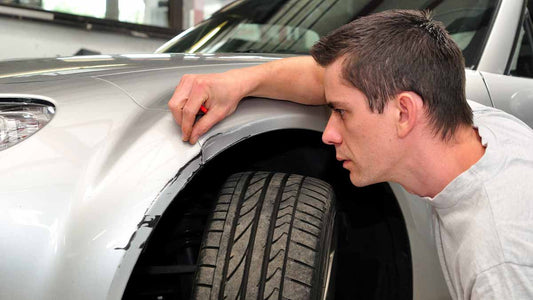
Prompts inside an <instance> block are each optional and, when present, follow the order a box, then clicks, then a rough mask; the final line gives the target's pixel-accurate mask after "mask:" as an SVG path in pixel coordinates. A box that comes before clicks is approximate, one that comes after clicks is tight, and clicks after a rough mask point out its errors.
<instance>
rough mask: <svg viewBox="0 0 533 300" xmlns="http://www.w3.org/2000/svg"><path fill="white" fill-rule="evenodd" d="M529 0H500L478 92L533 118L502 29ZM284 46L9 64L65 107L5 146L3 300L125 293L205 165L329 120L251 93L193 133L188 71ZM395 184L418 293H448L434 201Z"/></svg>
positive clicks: (17, 79) (474, 91)
mask: <svg viewBox="0 0 533 300" xmlns="http://www.w3.org/2000/svg"><path fill="white" fill-rule="evenodd" d="M518 7H519V9H518ZM521 8H522V1H516V0H505V1H503V2H502V5H501V12H500V13H499V16H498V18H497V19H496V22H495V23H494V27H493V29H492V30H493V33H492V34H491V35H490V38H489V40H488V42H487V47H488V48H487V49H486V51H485V52H484V54H483V56H482V59H481V62H480V64H479V69H480V70H481V72H480V71H467V95H468V98H469V99H472V100H475V101H477V102H480V103H483V104H485V105H494V106H496V107H499V108H502V109H504V110H506V111H509V112H511V113H513V114H515V115H517V116H518V117H520V118H522V119H523V120H524V121H525V122H527V123H528V124H529V125H530V126H531V125H532V123H533V119H532V116H533V104H532V103H533V96H532V95H533V91H532V88H531V87H532V86H533V85H532V84H531V80H530V79H523V78H511V77H508V76H503V75H501V73H503V69H502V66H503V68H505V66H504V65H505V64H506V59H508V58H509V56H510V51H511V49H510V46H509V47H508V45H511V44H512V43H502V42H501V41H502V40H503V39H505V38H507V39H508V38H510V37H513V36H514V34H515V31H516V28H517V26H512V25H513V24H515V23H516V20H517V19H519V16H520V14H521V13H522V12H521V11H520V10H521ZM513 22H514V23H513ZM498 41H500V42H498ZM500 46H501V47H500ZM276 57H279V56H276ZM276 57H258V56H249V55H239V56H235V55H168V54H161V55H138V56H135V55H124V56H96V57H76V58H57V59H47V60H32V61H19V62H5V63H1V64H0V98H9V97H13V96H25V97H33V98H36V99H44V100H48V101H50V102H52V103H54V104H55V105H56V108H57V114H56V116H55V117H54V119H53V120H52V122H50V124H48V125H47V126H46V127H44V128H43V129H42V130H40V131H39V132H37V133H36V134H35V135H34V136H32V137H31V138H29V139H28V140H25V141H23V142H21V143H20V144H17V145H15V146H13V147H12V148H9V149H7V150H5V151H2V152H0V187H1V188H0V214H2V216H1V217H0V240H1V241H2V243H1V245H0V254H1V256H2V260H0V270H2V272H0V299H103V298H107V299H120V298H121V295H122V293H123V291H124V288H125V285H126V283H127V280H128V278H129V275H130V273H131V271H132V269H133V267H134V265H135V262H136V260H137V258H138V256H139V254H140V251H141V248H140V247H141V245H142V244H143V243H144V242H145V241H146V239H147V238H148V236H149V234H150V233H151V231H152V221H153V220H155V219H157V218H158V217H159V216H160V215H161V214H162V213H163V212H164V211H165V209H166V208H167V207H168V205H169V203H170V202H171V201H172V199H173V198H174V197H175V196H176V195H177V193H178V192H179V191H180V190H181V189H182V188H183V187H184V186H185V185H186V184H187V182H188V180H189V179H190V177H191V176H192V175H193V173H194V172H195V171H196V170H197V169H198V168H200V167H201V166H202V165H203V164H204V163H206V162H207V161H208V160H209V159H211V158H213V157H215V156H216V155H217V154H219V153H220V152H222V151H223V150H224V149H226V148H228V147H231V146H232V145H234V144H235V143H238V142H239V141H241V140H243V139H246V138H247V137H250V136H253V135H256V134H259V133H262V132H267V131H271V130H275V129H283V128H302V129H309V130H315V131H320V130H322V129H323V128H324V126H325V122H326V121H327V116H328V113H327V111H326V110H325V108H322V107H306V106H300V105H296V104H291V103H285V102H282V103H280V102H273V101H268V100H261V99H253V100H247V101H245V102H243V103H242V104H241V105H240V107H239V109H238V110H237V111H236V113H235V114H234V115H232V116H231V117H230V118H228V119H226V120H225V121H223V122H222V123H220V124H218V125H217V126H215V127H214V128H213V129H212V130H211V131H210V132H208V133H207V134H206V135H205V136H203V137H202V138H201V139H200V140H199V143H197V144H196V145H194V146H191V145H189V144H186V143H183V142H181V139H180V130H179V128H178V126H177V125H176V124H175V122H174V121H173V119H172V117H171V114H170V113H169V112H168V109H167V108H166V101H167V100H168V99H169V98H170V95H171V94H172V91H173V89H174V87H175V86H176V84H177V83H178V82H179V79H180V77H181V76H182V75H183V74H185V73H206V72H215V71H217V72H218V71H224V70H228V69H232V68H237V67H242V66H245V65H249V64H257V63H262V62H265V61H268V60H271V59H275V58H276ZM499 72H500V73H499ZM80 112H83V113H82V114H80ZM391 187H392V189H393V192H394V194H395V196H396V197H397V199H398V202H399V204H400V207H401V210H402V212H403V215H404V218H405V221H406V225H407V230H408V234H409V242H410V246H411V253H412V261H413V285H414V286H413V293H414V299H446V298H449V294H448V291H447V288H446V284H445V282H444V279H443V276H442V273H441V271H440V265H439V262H438V258H437V255H436V251H435V244H434V241H433V234H432V223H431V208H430V207H429V206H428V205H427V204H426V203H425V202H424V201H421V200H420V199H418V198H417V197H414V196H412V195H410V194H408V193H407V192H406V191H405V190H404V189H403V188H401V187H400V186H398V185H396V184H391Z"/></svg>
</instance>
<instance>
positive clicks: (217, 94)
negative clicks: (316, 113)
mask: <svg viewBox="0 0 533 300" xmlns="http://www.w3.org/2000/svg"><path fill="white" fill-rule="evenodd" d="M323 77H324V68H322V67H321V66H319V65H318V64H317V63H316V62H315V61H314V60H313V58H311V57H310V56H302V57H291V58H284V59H280V60H275V61H271V62H268V63H265V64H261V65H257V66H253V67H248V68H243V69H235V70H231V71H227V72H225V73H219V74H206V75H185V76H183V77H182V78H181V81H180V83H179V85H178V86H177V87H176V90H175V91H174V95H172V98H171V99H170V101H169V102H168V107H169V108H170V110H171V111H172V115H173V116H174V119H176V122H177V123H178V124H179V125H180V126H181V131H182V134H183V136H182V139H183V141H189V142H190V143H191V144H194V143H196V141H197V140H198V137H199V136H201V135H202V134H204V133H206V132H207V131H208V130H209V129H210V128H211V127H213V125H215V124H216V123H218V122H220V121H221V120H222V119H224V118H225V117H227V116H229V115H230V114H232V113H233V112H234V111H235V109H236V108H237V104H239V101H240V100H241V99H242V98H244V97H247V96H255V97H264V98H270V99H278V100H289V101H293V102H297V103H302V104H308V105H322V104H325V103H326V100H325V98H324V86H323ZM202 104H203V105H204V106H205V107H206V108H207V109H208V112H207V113H206V114H205V115H204V116H203V117H201V118H200V119H199V120H198V122H196V123H194V121H195V119H196V115H197V114H198V111H199V110H200V106H202Z"/></svg>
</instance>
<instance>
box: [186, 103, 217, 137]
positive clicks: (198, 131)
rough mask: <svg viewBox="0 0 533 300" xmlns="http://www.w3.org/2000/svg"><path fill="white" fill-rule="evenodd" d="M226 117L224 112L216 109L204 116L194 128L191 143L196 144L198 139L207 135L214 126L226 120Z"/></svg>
mask: <svg viewBox="0 0 533 300" xmlns="http://www.w3.org/2000/svg"><path fill="white" fill-rule="evenodd" d="M225 116H226V115H225V114H224V112H222V111H220V110H216V109H212V110H209V111H208V112H207V113H206V114H205V115H204V116H202V117H201V118H200V119H199V120H198V121H197V122H196V123H195V124H194V127H193V128H192V132H191V136H190V139H189V143H191V144H195V143H196V141H198V138H199V137H200V136H202V135H203V134H204V133H206V132H207V131H208V130H209V129H211V127H213V125H215V124H216V123H218V122H220V121H221V120H222V119H224V117H225Z"/></svg>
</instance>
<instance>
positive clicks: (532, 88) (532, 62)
mask: <svg viewBox="0 0 533 300" xmlns="http://www.w3.org/2000/svg"><path fill="white" fill-rule="evenodd" d="M527 6H529V7H531V6H532V4H531V3H530V4H528V5H527ZM510 29H511V30H512V28H510ZM511 30H510V32H512V31H511ZM511 49H512V51H511V52H510V53H509V55H508V60H507V63H506V64H507V65H506V67H505V72H504V74H495V73H492V72H486V71H482V72H481V74H482V76H483V78H484V80H485V83H486V85H487V88H488V91H489V93H490V96H491V100H492V102H493V104H494V106H495V107H496V108H499V109H501V110H504V111H506V112H508V113H510V114H513V115H515V116H516V117H518V118H520V119H521V120H522V121H524V122H525V123H527V124H528V125H529V126H530V127H533V26H532V21H531V15H530V10H529V9H528V7H524V9H523V13H522V15H521V17H520V22H519V26H518V29H517V30H516V31H515V32H514V42H513V47H512V48H511Z"/></svg>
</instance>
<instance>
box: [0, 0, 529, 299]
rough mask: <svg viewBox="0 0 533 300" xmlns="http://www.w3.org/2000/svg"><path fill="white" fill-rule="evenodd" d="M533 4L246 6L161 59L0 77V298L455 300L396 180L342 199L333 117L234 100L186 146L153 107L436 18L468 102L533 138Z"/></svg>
mask: <svg viewBox="0 0 533 300" xmlns="http://www.w3.org/2000/svg"><path fill="white" fill-rule="evenodd" d="M530 6H531V4H527V1H525V0H501V1H489V0H485V1H482V0H480V1H462V0H461V1H460V0H440V1H428V0H418V1H417V0H410V1H408V0H405V1H394V0H380V1H377V0H357V1H352V0H350V1H348V0H326V1H318V0H305V1H301V0H283V1H280V0H277V1H258V0H242V1H236V2H234V3H232V4H230V5H228V6H226V7H224V8H223V9H221V10H220V11H219V12H217V13H216V14H214V15H213V16H212V17H211V18H210V19H208V20H206V21H204V22H203V23H201V24H199V25H197V26H196V27H194V28H192V29H190V30H187V31H185V32H183V33H182V34H180V35H179V36H177V37H176V38H175V39H173V40H171V41H169V42H168V43H167V44H165V45H163V46H162V47H161V48H160V49H159V50H158V51H157V52H158V53H156V54H148V55H147V54H142V55H113V56H111V55H98V56H79V57H59V58H53V59H42V60H29V61H10V62H2V63H0V170H1V171H0V213H1V214H2V217H1V218H0V241H1V243H0V254H1V258H2V259H1V260H0V271H1V272H0V299H120V298H123V299H188V298H191V297H193V298H196V299H207V298H219V299H222V298H231V299H235V298H249V299H252V298H262V299H270V298H277V299H285V298H287V299H326V298H330V299H331V298H337V299H356V298H362V299H372V298H376V299H447V298H449V297H450V296H449V293H448V290H447V287H446V283H445V282H444V278H443V275H442V270H441V268H440V265H439V261H438V257H437V252H436V248H435V243H434V236H433V233H432V232H433V230H432V223H431V216H432V211H431V208H430V207H429V206H428V205H427V204H426V203H425V202H424V201H421V200H420V199H418V198H417V197H415V196H413V195H410V194H409V193H407V192H406V191H405V190H404V189H403V188H402V187H400V186H398V185H396V184H391V183H382V184H377V185H373V186H369V187H365V188H355V187H353V186H352V185H351V184H350V182H349V180H348V176H347V173H346V172H345V170H343V169H342V167H341V166H340V165H339V164H338V163H337V162H336V161H335V155H334V149H332V147H329V146H326V145H323V144H322V143H321V140H320V135H321V131H322V130H323V129H324V127H325V124H326V121H327V119H328V117H329V110H328V108H326V107H308V106H302V105H297V104H292V103H288V102H278V101H269V100H267V99H255V98H253V99H247V100H246V101H242V102H241V104H240V105H239V107H238V109H237V111H236V112H235V113H234V114H233V115H232V116H231V117H229V118H227V119H226V120H224V121H223V122H221V123H219V124H217V125H216V126H215V127H213V128H212V129H211V130H210V131H209V132H208V133H207V134H205V135H204V136H202V137H201V138H200V140H199V142H198V143H196V144H195V145H189V144H187V143H183V142H182V141H181V136H180V132H181V131H180V129H179V127H178V126H177V125H176V123H175V122H174V120H173V118H172V116H171V113H170V112H169V110H168V108H167V101H168V100H169V99H170V97H171V95H172V92H173V90H174V88H175V86H176V85H177V83H178V82H179V80H180V77H181V76H182V75H183V74H188V73H210V72H222V71H226V70H229V69H233V68H240V67H245V66H250V65H255V64H260V63H263V62H266V61H270V60H273V59H278V58H280V57H286V56H288V55H295V54H305V53H307V51H308V50H309V48H310V47H311V46H312V45H313V43H314V42H316V41H317V40H318V39H319V37H320V36H322V35H324V34H325V33H327V32H329V31H331V30H332V29H334V28H336V27H338V26H340V25H342V24H344V23H346V22H349V21H350V20H352V19H354V18H357V17H358V16H361V15H365V14H368V13H372V12H377V11H381V10H385V9H391V8H416V9H431V10H433V12H434V13H433V14H434V18H435V19H437V20H440V21H442V22H443V23H444V24H445V26H446V27H447V29H448V31H449V32H450V34H451V35H452V37H453V38H454V39H455V40H456V42H457V43H458V45H459V46H460V47H461V49H462V50H463V53H464V56H465V62H466V66H467V70H466V75H467V97H468V99H470V100H473V101H477V102H479V103H482V104H485V105H489V106H494V107H497V108H500V109H502V110H505V111H507V112H509V113H511V114H514V115H515V116H517V117H519V118H520V119H522V120H523V121H524V122H526V123H527V124H528V125H529V126H533V80H532V79H531V78H533V58H532V55H533V30H532V24H531V17H530V13H529V11H528V7H530ZM178 52H179V53H180V54H177V53H178ZM174 53H176V54H174ZM230 53H231V54H230ZM199 117H201V116H199Z"/></svg>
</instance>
